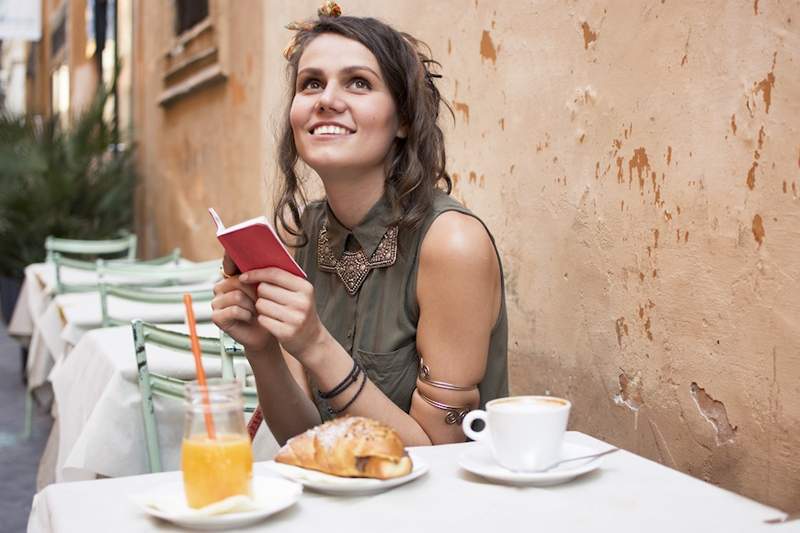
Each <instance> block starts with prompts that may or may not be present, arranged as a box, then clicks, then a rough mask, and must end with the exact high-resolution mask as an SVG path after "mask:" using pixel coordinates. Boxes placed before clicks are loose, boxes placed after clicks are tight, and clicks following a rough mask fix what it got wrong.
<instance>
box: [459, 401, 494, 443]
mask: <svg viewBox="0 0 800 533" xmlns="http://www.w3.org/2000/svg"><path fill="white" fill-rule="evenodd" d="M475 420H483V424H484V425H483V429H482V430H480V431H475V430H474V429H472V423H473V422H474V421H475ZM461 429H462V430H463V431H464V435H466V436H467V437H469V438H471V439H472V440H474V441H480V440H485V439H487V438H489V432H488V431H487V430H488V429H489V421H488V420H487V419H486V411H484V410H483V409H474V410H472V411H470V412H469V413H467V416H465V417H464V421H463V422H461Z"/></svg>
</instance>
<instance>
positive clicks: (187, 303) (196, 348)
mask: <svg viewBox="0 0 800 533" xmlns="http://www.w3.org/2000/svg"><path fill="white" fill-rule="evenodd" d="M183 305H184V307H186V322H187V324H188V325H189V337H190V338H191V339H192V354H194V366H195V367H196V368H197V382H198V383H199V384H200V390H201V392H202V394H203V405H204V406H205V409H203V415H204V416H205V419H206V429H207V430H208V438H209V439H212V440H214V439H216V438H217V435H216V431H214V419H213V418H212V417H211V402H210V401H209V399H208V386H207V385H206V372H205V370H203V360H202V358H201V355H200V340H199V339H198V338H197V324H196V323H195V320H194V308H193V307H192V295H191V294H189V293H185V294H184V295H183Z"/></svg>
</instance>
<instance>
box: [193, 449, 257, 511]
mask: <svg viewBox="0 0 800 533" xmlns="http://www.w3.org/2000/svg"><path fill="white" fill-rule="evenodd" d="M216 437H217V438H216V439H214V440H211V439H209V438H208V435H205V434H201V435H192V436H191V437H190V438H188V439H186V438H185V439H183V448H182V451H181V469H182V470H183V486H184V490H185V492H186V500H187V503H188V504H189V507H194V508H195V509H196V508H199V507H205V506H206V505H208V504H210V503H214V502H218V501H220V500H224V499H225V498H227V497H229V496H235V495H237V494H243V495H246V496H250V495H251V493H250V481H251V479H252V477H253V451H252V448H251V447H250V439H249V438H248V437H247V435H246V434H245V435H236V434H217V436H216Z"/></svg>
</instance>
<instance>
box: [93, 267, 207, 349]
mask: <svg viewBox="0 0 800 533" xmlns="http://www.w3.org/2000/svg"><path fill="white" fill-rule="evenodd" d="M187 293H188V294H191V295H192V301H193V302H210V301H211V300H212V299H213V298H214V291H212V290H211V289H203V290H185V289H183V290H179V291H175V290H172V291H167V290H154V288H153V287H143V286H130V285H111V284H109V283H104V282H101V283H100V290H99V294H100V311H101V316H102V322H101V325H102V327H104V328H108V327H112V326H124V325H126V324H129V323H130V318H127V319H126V318H115V317H113V316H111V314H110V313H109V310H108V300H109V298H116V299H119V300H126V301H129V302H144V303H151V304H180V303H183V295H184V294H187ZM214 340H216V342H217V343H219V341H218V340H217V339H214ZM216 351H217V352H219V350H216Z"/></svg>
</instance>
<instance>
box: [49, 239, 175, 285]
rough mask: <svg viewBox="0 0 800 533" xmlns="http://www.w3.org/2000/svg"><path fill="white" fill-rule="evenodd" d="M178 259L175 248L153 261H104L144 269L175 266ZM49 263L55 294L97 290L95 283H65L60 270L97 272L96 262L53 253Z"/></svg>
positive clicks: (125, 259)
mask: <svg viewBox="0 0 800 533" xmlns="http://www.w3.org/2000/svg"><path fill="white" fill-rule="evenodd" d="M180 259H181V249H180V248H175V249H174V250H172V252H170V253H169V254H167V255H162V256H160V257H156V258H154V259H147V260H138V261H137V260H131V259H128V258H127V257H126V258H120V259H109V260H104V261H107V263H108V264H111V265H115V264H125V265H129V266H136V265H140V266H144V267H152V266H166V265H175V266H177V265H178V264H179V263H180ZM51 262H52V263H53V265H54V266H55V271H56V294H64V293H70V292H89V291H95V290H97V287H98V284H97V283H95V282H91V283H65V282H64V280H63V276H62V271H61V269H62V268H64V267H67V268H71V269H74V270H83V271H85V272H97V260H94V261H88V260H85V259H75V258H72V257H66V256H64V255H62V254H61V252H53V254H52V256H51Z"/></svg>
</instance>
